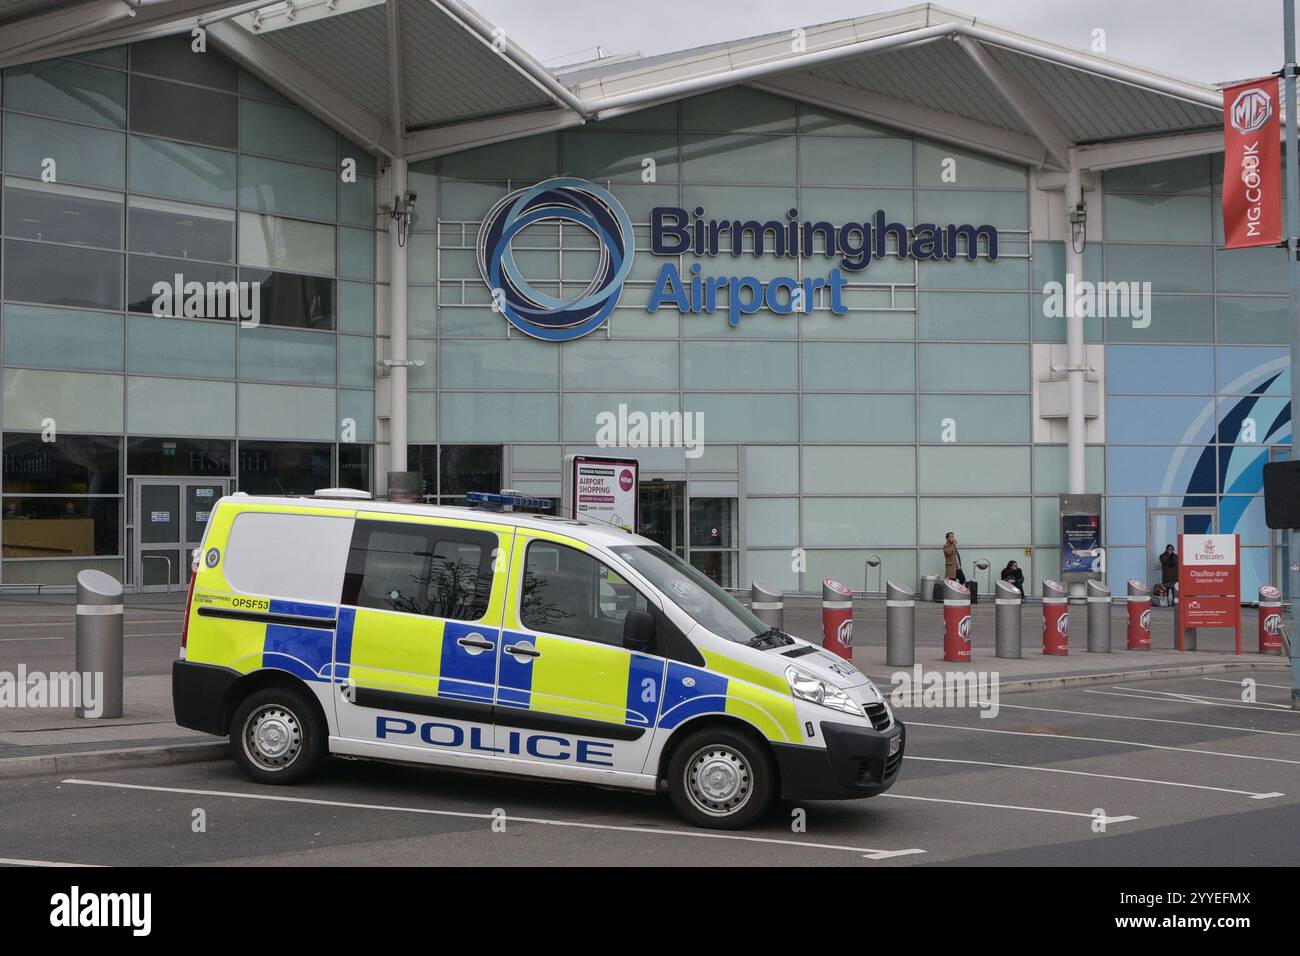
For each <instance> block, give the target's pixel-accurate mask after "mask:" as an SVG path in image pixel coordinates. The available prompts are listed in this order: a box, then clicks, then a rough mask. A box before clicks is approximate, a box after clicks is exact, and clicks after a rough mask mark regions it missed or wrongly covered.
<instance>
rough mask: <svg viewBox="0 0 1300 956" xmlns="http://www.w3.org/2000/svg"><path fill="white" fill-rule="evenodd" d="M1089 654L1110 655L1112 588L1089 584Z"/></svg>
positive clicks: (1097, 582) (1095, 583) (1098, 583)
mask: <svg viewBox="0 0 1300 956" xmlns="http://www.w3.org/2000/svg"><path fill="white" fill-rule="evenodd" d="M1088 653H1090V654H1109V653H1110V588H1108V587H1106V585H1104V584H1102V583H1101V582H1100V581H1092V580H1090V581H1089V582H1088Z"/></svg>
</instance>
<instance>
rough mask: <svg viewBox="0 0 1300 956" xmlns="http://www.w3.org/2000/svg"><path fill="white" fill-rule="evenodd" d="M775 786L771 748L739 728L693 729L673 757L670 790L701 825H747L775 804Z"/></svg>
mask: <svg viewBox="0 0 1300 956" xmlns="http://www.w3.org/2000/svg"><path fill="white" fill-rule="evenodd" d="M775 791H776V771H775V768H774V767H773V764H772V758H771V756H770V755H769V754H768V752H767V749H766V748H765V747H763V746H762V745H761V744H759V743H757V742H755V741H754V740H751V739H750V738H749V737H748V736H747V735H745V734H741V733H737V732H736V731H733V730H725V729H722V728H715V729H707V728H706V729H704V730H701V731H699V732H698V733H694V734H691V735H690V736H689V737H687V738H686V739H685V740H683V741H682V742H681V745H680V746H679V747H678V748H677V749H676V750H675V751H673V757H672V760H670V761H669V763H668V795H669V796H670V797H671V798H672V801H673V805H674V806H675V807H676V808H677V812H678V813H680V814H681V815H682V816H684V817H685V818H686V819H687V820H689V821H690V822H691V823H693V824H695V825H696V826H699V827H709V828H711V829H717V830H739V829H741V828H743V827H747V826H749V825H750V824H751V823H753V822H754V821H755V820H757V819H758V818H759V817H760V816H762V815H763V813H764V812H765V811H766V810H767V808H768V806H770V805H771V803H772V797H773V794H774V793H775Z"/></svg>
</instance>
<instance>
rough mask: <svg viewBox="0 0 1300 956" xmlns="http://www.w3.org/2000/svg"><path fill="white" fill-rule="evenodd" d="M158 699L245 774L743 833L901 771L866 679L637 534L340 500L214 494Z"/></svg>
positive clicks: (895, 731) (900, 733)
mask: <svg viewBox="0 0 1300 956" xmlns="http://www.w3.org/2000/svg"><path fill="white" fill-rule="evenodd" d="M483 497H485V498H488V499H493V500H497V501H498V503H499V502H501V501H505V502H508V503H510V504H514V505H519V504H527V503H528V502H529V501H530V500H531V499H520V498H511V497H506V498H501V497H500V496H483ZM172 685H173V701H174V706H175V711H176V722H177V723H178V724H180V725H181V726H184V727H191V728H195V729H198V730H203V731H206V732H209V733H213V734H222V735H225V734H228V735H229V736H230V744H231V752H232V755H233V757H234V759H235V761H236V763H237V764H238V765H239V767H240V768H241V769H242V770H243V771H244V772H245V773H246V774H247V775H248V776H249V777H251V778H252V779H253V780H256V781H259V782H262V783H272V784H274V783H292V782H295V781H298V780H301V779H303V778H304V777H306V776H307V775H308V774H310V773H311V772H312V771H314V770H315V769H317V768H318V767H319V766H320V764H321V763H322V762H323V761H324V759H325V758H326V757H327V756H328V755H330V754H336V755H339V756H344V757H361V758H374V759H384V760H394V761H403V762H413V763H422V764H436V765H440V766H447V767H457V768H464V769H470V770H478V771H490V772H500V773H509V774H520V775H526V776H535V777H544V778H549V779H555V780H569V781H580V782H586V783H592V784H598V785H601V786H609V787H625V788H631V789H637V790H647V791H658V790H666V791H667V792H668V794H669V795H670V797H671V799H672V801H673V803H674V804H675V806H676V807H677V809H678V810H679V811H680V812H681V814H682V815H683V816H685V817H686V818H687V819H688V820H690V821H691V822H693V823H695V824H697V825H700V826H708V827H719V828H738V827H743V826H745V825H747V824H749V823H751V822H752V821H754V820H755V819H756V818H758V817H759V816H760V815H761V814H762V813H763V811H764V809H765V808H766V807H767V806H768V805H769V804H770V803H771V801H772V800H773V799H775V798H776V797H778V796H780V797H782V798H786V799H790V800H802V799H842V798H853V797H868V796H872V795H874V794H878V793H881V792H883V791H884V790H887V789H888V788H889V787H890V786H891V785H892V784H893V783H894V781H895V779H897V776H898V771H899V768H900V766H901V764H902V759H903V744H904V728H903V725H902V724H901V723H899V722H898V721H897V720H896V719H895V718H894V716H893V714H892V713H891V711H890V709H889V706H888V705H887V704H886V702H885V700H884V699H883V697H882V695H881V694H880V693H879V691H877V689H876V688H875V686H873V684H872V683H871V681H870V680H868V679H867V677H866V676H865V675H863V674H862V673H861V672H859V671H858V670H857V669H856V668H855V667H853V665H852V664H850V663H848V662H846V661H843V660H841V659H840V658H839V657H837V656H835V655H833V654H830V653H827V652H826V651H823V650H822V649H821V648H819V647H817V646H815V645H812V644H809V643H807V642H806V641H802V640H799V639H797V638H794V637H791V636H789V635H787V634H784V633H782V632H780V631H778V630H775V629H772V628H769V627H768V626H767V625H765V624H763V623H762V622H761V621H759V620H758V618H756V617H755V616H754V615H753V614H752V613H751V612H750V611H749V610H748V609H747V608H745V607H744V606H743V605H742V604H740V603H739V602H738V601H737V600H735V598H733V597H732V596H731V595H729V594H727V592H726V591H724V590H723V589H721V588H719V587H718V586H717V585H716V584H714V583H713V582H712V581H711V580H709V579H708V578H707V577H705V576H704V575H703V574H701V573H700V572H699V571H697V570H696V569H695V568H694V567H692V566H691V565H690V564H689V563H687V562H685V561H683V560H682V559H681V558H680V557H678V556H677V555H675V554H674V553H673V552H671V551H669V550H666V549H665V548H662V547H660V546H659V545H657V544H655V543H654V542H652V541H650V540H648V539H646V538H642V537H639V536H636V535H633V534H629V533H626V532H624V531H621V530H617V529H612V528H608V527H602V526H598V525H594V524H590V523H585V522H582V521H575V520H569V519H564V518H555V517H549V516H539V515H534V514H524V513H521V512H505V511H500V512H493V511H481V510H470V509H465V508H452V507H432V506H426V505H414V504H409V505H408V504H394V503H382V502H376V501H372V500H369V496H365V497H364V498H357V497H354V496H346V497H345V496H343V493H341V492H337V493H336V492H320V493H318V495H317V496H316V497H312V498H281V497H249V496H246V495H242V494H236V495H234V496H231V497H227V498H223V499H221V500H220V501H219V502H218V503H217V505H216V507H215V509H214V510H213V513H212V515H211V517H210V519H209V523H208V528H207V533H206V536H205V538H204V542H203V545H202V547H201V549H200V551H199V552H197V553H196V558H195V573H194V577H193V580H192V581H191V585H190V597H189V601H188V606H187V610H186V615H185V625H184V630H183V632H182V637H181V652H180V659H179V660H177V661H176V662H175V664H174V666H173V677H172Z"/></svg>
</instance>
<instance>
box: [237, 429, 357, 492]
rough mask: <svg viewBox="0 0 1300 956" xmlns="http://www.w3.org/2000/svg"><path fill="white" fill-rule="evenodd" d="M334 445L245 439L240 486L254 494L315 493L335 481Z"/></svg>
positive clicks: (240, 488) (240, 449)
mask: <svg viewBox="0 0 1300 956" xmlns="http://www.w3.org/2000/svg"><path fill="white" fill-rule="evenodd" d="M333 450H334V446H333V445H310V444H305V443H300V442H266V441H241V442H240V443H239V490H240V491H246V492H248V493H249V494H250V495H288V494H304V495H306V494H312V493H313V492H314V491H315V490H316V489H317V488H328V487H329V486H330V485H331V484H332V483H333V477H332V475H333V465H332V458H333Z"/></svg>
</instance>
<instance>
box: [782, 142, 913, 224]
mask: <svg viewBox="0 0 1300 956" xmlns="http://www.w3.org/2000/svg"><path fill="white" fill-rule="evenodd" d="M799 181H800V182H801V183H812V184H827V185H837V186H910V185H912V141H911V140H909V139H887V138H885V137H883V136H865V137H854V136H827V137H818V136H807V137H800V138H799ZM873 212H875V210H874V209H866V208H862V209H843V210H841V212H840V218H839V220H837V222H839V221H843V220H844V219H846V218H847V219H853V218H855V217H856V218H858V221H864V220H865V219H866V217H867V216H869V215H870V214H871V213H873Z"/></svg>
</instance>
